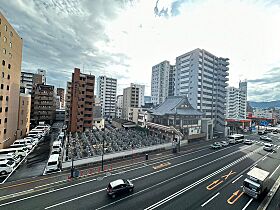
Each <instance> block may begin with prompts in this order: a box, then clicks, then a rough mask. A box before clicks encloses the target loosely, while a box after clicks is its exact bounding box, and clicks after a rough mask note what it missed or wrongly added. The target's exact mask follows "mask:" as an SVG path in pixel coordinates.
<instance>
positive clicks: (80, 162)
mask: <svg viewBox="0 0 280 210" xmlns="http://www.w3.org/2000/svg"><path fill="white" fill-rule="evenodd" d="M186 144H188V140H182V141H181V146H184V145H186ZM171 148H172V143H171V142H170V143H165V144H158V145H153V146H149V147H143V148H139V149H135V150H126V151H122V152H116V153H111V154H104V156H103V159H104V161H105V160H110V159H114V158H120V157H125V156H130V155H132V154H137V153H145V152H150V151H154V150H158V149H171ZM101 157H102V156H101V155H98V156H93V157H88V158H83V159H78V160H74V166H80V165H85V164H89V163H95V162H100V161H101ZM71 166H72V161H71V160H69V161H65V162H62V169H66V168H70V167H71Z"/></svg>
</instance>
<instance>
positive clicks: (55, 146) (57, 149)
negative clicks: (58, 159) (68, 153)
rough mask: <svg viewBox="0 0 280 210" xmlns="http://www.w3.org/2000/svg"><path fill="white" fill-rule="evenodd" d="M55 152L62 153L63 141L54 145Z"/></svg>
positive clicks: (55, 142)
mask: <svg viewBox="0 0 280 210" xmlns="http://www.w3.org/2000/svg"><path fill="white" fill-rule="evenodd" d="M53 152H58V153H60V152H61V141H54V142H53V145H52V153H53Z"/></svg>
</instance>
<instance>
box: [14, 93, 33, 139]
mask: <svg viewBox="0 0 280 210" xmlns="http://www.w3.org/2000/svg"><path fill="white" fill-rule="evenodd" d="M30 112H31V95H30V94H23V93H21V94H20V96H19V110H18V136H17V138H18V139H21V138H24V137H25V136H26V134H27V133H29V128H30Z"/></svg>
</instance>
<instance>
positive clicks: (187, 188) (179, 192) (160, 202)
mask: <svg viewBox="0 0 280 210" xmlns="http://www.w3.org/2000/svg"><path fill="white" fill-rule="evenodd" d="M260 149H261V148H258V149H256V150H255V151H253V152H250V153H249V154H247V155H245V156H243V157H242V158H239V159H238V160H237V162H236V161H235V162H236V163H238V162H240V161H242V160H244V159H245V158H247V157H249V156H251V155H252V154H254V153H255V152H256V151H258V150H260ZM217 160H218V159H217ZM236 163H234V162H233V163H231V164H229V165H227V166H224V167H223V168H221V169H219V170H218V171H215V172H213V173H212V174H210V175H208V176H206V177H204V178H202V179H200V180H198V181H196V182H195V183H193V184H191V185H189V186H187V187H185V188H183V189H181V190H179V191H178V192H176V193H173V194H172V195H170V196H168V197H166V198H164V199H162V200H160V201H158V202H157V203H155V204H153V205H151V206H149V207H147V208H145V210H150V209H155V208H158V207H159V206H161V205H162V204H164V203H166V202H168V201H170V200H172V199H174V198H175V197H177V196H179V195H181V194H183V193H185V192H187V191H188V190H190V189H192V188H193V187H195V186H197V185H198V184H200V183H202V182H204V181H206V180H208V179H210V178H211V177H213V176H215V175H217V174H218V173H220V172H222V171H224V170H226V169H228V168H229V167H231V166H232V165H235V164H236Z"/></svg>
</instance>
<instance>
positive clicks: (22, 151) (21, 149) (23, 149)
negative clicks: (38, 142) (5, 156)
mask: <svg viewBox="0 0 280 210" xmlns="http://www.w3.org/2000/svg"><path fill="white" fill-rule="evenodd" d="M9 149H10V150H11V151H14V152H16V153H17V155H18V156H19V157H20V158H24V157H26V156H27V153H28V149H27V148H26V147H14V148H9Z"/></svg>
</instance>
